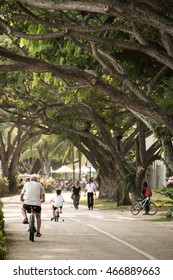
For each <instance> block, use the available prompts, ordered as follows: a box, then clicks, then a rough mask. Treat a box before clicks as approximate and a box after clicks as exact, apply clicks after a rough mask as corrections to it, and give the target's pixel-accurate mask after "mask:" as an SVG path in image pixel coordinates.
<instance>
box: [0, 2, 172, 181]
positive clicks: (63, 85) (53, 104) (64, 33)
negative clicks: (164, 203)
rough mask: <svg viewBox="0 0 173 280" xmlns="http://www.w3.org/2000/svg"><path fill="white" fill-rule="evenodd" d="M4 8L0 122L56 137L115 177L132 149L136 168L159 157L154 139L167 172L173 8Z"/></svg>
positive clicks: (130, 4)
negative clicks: (149, 142) (149, 143)
mask: <svg viewBox="0 0 173 280" xmlns="http://www.w3.org/2000/svg"><path fill="white" fill-rule="evenodd" d="M2 2H3V5H1V8H0V11H1V13H0V30H1V37H0V56H1V59H0V72H1V78H2V79H1V85H0V86H1V102H0V108H2V110H4V109H5V115H3V114H1V121H4V119H6V118H7V113H8V118H9V121H12V120H13V122H16V123H18V122H20V123H22V124H24V125H33V126H35V127H37V128H39V129H42V130H44V131H45V132H47V133H62V132H63V133H65V135H67V136H68V137H69V138H70V139H71V140H72V141H73V142H74V144H75V145H76V146H77V147H78V148H79V149H80V150H81V151H82V152H83V153H84V154H85V155H86V156H87V157H89V159H90V161H91V162H92V163H93V165H94V167H96V168H99V167H100V166H103V169H102V171H101V172H103V173H104V171H103V170H104V166H105V163H104V161H103V158H100V154H102V155H104V158H106V163H107V168H106V169H105V173H107V171H108V170H114V171H118V172H120V174H121V175H122V176H123V175H124V174H127V170H128V168H127V167H126V164H124V162H126V163H127V159H129V156H130V154H129V153H130V150H131V149H132V147H133V148H134V145H136V159H137V160H136V164H137V170H138V171H139V170H141V171H142V170H144V172H145V170H146V168H147V166H148V164H149V163H151V162H152V160H154V159H155V158H157V157H158V153H157V152H158V147H159V146H158V143H157V144H155V145H154V146H153V147H152V149H153V150H152V153H150V156H151V157H150V156H149V153H148V154H147V151H146V147H145V144H144V139H145V137H146V135H147V133H151V132H154V133H155V135H156V136H157V137H158V138H159V139H160V143H161V145H162V147H163V149H164V151H165V158H166V160H167V163H168V165H169V167H170V168H171V169H172V170H173V158H172V157H171V154H172V150H173V147H172V134H173V115H172V109H173V102H172V87H173V82H172V70H173V52H172V49H173V41H172V36H173V28H172V26H173V20H172V12H171V11H172V8H173V4H172V3H171V2H172V1H158V0H154V1H142V0H141V1H140V0H138V1H136V0H126V1H123V3H122V1H120V0H111V1H110V0H107V1H103V0H100V1H97V2H96V1H92V0H89V1H58V0H57V1H41V0H39V1H33V0H19V1H12V0H10V1H2ZM120 139H122V141H120ZM130 140H131V141H130ZM120 142H121V143H120ZM82 143H83V144H82ZM119 144H121V150H120V146H119ZM88 151H90V154H89V152H88ZM150 151H151V150H150ZM127 154H128V157H127ZM137 155H138V157H137ZM144 172H142V173H143V174H144ZM139 173H140V172H139ZM104 176H106V174H104ZM138 177H140V174H136V178H138ZM139 184H140V183H139V182H138V183H137V185H139Z"/></svg>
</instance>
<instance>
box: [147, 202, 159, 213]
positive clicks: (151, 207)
mask: <svg viewBox="0 0 173 280" xmlns="http://www.w3.org/2000/svg"><path fill="white" fill-rule="evenodd" d="M157 211H158V208H157V206H156V204H154V203H153V202H150V203H149V215H155V214H156V213H157Z"/></svg>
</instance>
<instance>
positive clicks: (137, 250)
mask: <svg viewBox="0 0 173 280" xmlns="http://www.w3.org/2000/svg"><path fill="white" fill-rule="evenodd" d="M87 226H88V227H91V228H93V229H95V230H97V231H99V232H101V233H103V234H105V235H107V236H109V237H110V238H112V239H114V240H116V241H117V242H119V243H122V244H123V245H125V246H127V247H129V248H131V249H132V250H134V251H136V252H138V253H140V254H141V255H143V256H145V257H146V258H147V259H149V260H157V259H156V258H154V257H153V256H151V255H149V254H148V253H145V252H144V251H142V250H140V249H138V248H137V247H135V246H133V245H131V244H129V243H127V242H125V241H123V240H121V239H119V238H117V237H116V236H114V235H112V234H110V233H108V232H106V231H103V230H101V229H99V228H97V227H95V226H92V225H90V224H87Z"/></svg>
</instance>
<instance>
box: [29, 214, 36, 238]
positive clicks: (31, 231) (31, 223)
mask: <svg viewBox="0 0 173 280" xmlns="http://www.w3.org/2000/svg"><path fill="white" fill-rule="evenodd" d="M34 224H35V221H34V215H33V214H31V219H30V224H29V240H30V241H32V242H34V233H35V225H34Z"/></svg>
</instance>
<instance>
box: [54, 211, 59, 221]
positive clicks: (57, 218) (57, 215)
mask: <svg viewBox="0 0 173 280" xmlns="http://www.w3.org/2000/svg"><path fill="white" fill-rule="evenodd" d="M58 220H59V211H58V210H56V213H55V222H58Z"/></svg>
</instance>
